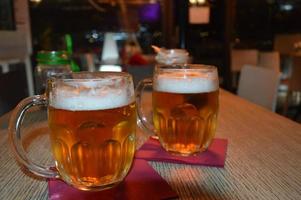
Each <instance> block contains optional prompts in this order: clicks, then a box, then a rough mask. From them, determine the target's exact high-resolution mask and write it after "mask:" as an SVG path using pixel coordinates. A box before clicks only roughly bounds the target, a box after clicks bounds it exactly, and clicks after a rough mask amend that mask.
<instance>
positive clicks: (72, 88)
mask: <svg viewBox="0 0 301 200" xmlns="http://www.w3.org/2000/svg"><path fill="white" fill-rule="evenodd" d="M97 84H99V83H97V82H92V81H91V82H81V83H80V84H79V83H76V82H71V83H68V84H65V85H63V86H60V87H56V88H54V89H52V91H51V92H50V94H49V101H50V106H52V107H55V108H58V109H64V110H72V111H83V110H104V109H112V108H118V107H121V106H125V105H128V104H130V103H131V102H133V101H134V100H133V98H134V95H133V94H132V93H133V92H131V91H129V90H128V86H125V85H124V87H116V88H110V87H108V86H97Z"/></svg>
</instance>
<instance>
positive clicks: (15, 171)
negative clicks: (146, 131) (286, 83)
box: [0, 91, 301, 200]
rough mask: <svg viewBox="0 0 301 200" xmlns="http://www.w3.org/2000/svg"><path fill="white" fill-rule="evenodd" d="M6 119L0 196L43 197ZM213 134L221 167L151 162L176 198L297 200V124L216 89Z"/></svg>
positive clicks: (42, 184)
mask: <svg viewBox="0 0 301 200" xmlns="http://www.w3.org/2000/svg"><path fill="white" fill-rule="evenodd" d="M36 117H37V116H33V117H32V119H30V120H34V119H35V118H36ZM30 120H29V121H30ZM35 120H36V119H35ZM6 121H7V117H6V116H4V117H1V131H0V152H1V154H0V155H1V157H0V199H14V200H15V199H47V195H48V192H47V183H46V181H44V180H36V179H33V178H30V177H28V176H26V175H25V174H24V173H23V172H22V171H21V170H20V169H19V167H18V165H17V164H16V162H15V161H14V158H13V156H12V153H11V151H10V149H9V147H8V141H7V138H8V134H7V130H6V128H5V127H6V125H5V122H6ZM36 121H38V123H37V124H40V125H35V126H36V127H35V128H36V129H38V130H39V131H40V132H43V131H44V132H47V130H46V129H45V127H44V128H43V125H44V126H46V123H45V122H43V121H42V120H36ZM39 126H41V127H39ZM30 129H31V130H33V129H34V128H33V127H31V128H30ZM39 131H36V134H34V135H38V134H37V132H39ZM216 137H219V138H227V139H228V142H229V144H228V152H227V157H226V163H225V167H224V168H215V167H204V166H190V165H180V164H168V163H159V162H150V164H151V165H152V167H153V168H154V169H155V170H156V171H157V172H158V173H159V174H160V175H161V176H162V177H163V178H164V179H166V180H167V182H168V183H169V184H170V185H171V187H172V188H173V189H174V190H175V191H176V192H177V193H178V194H179V196H180V198H181V199H227V200H228V199H231V200H232V199H256V200H257V199H281V200H282V199H294V200H295V199H296V200H297V199H301V125H300V124H297V123H295V122H293V121H290V120H289V119H286V118H284V117H282V116H279V115H277V114H274V113H272V112H270V111H268V110H266V109H264V108H261V107H259V106H256V105H254V104H252V103H249V102H247V101H245V100H243V99H241V98H239V97H237V96H234V95H232V94H230V93H228V92H225V91H221V95H220V115H219V125H218V130H217V133H216ZM25 144H26V143H25ZM38 145H39V146H38V147H36V148H33V150H32V152H38V154H39V155H42V153H41V152H42V151H43V150H44V149H47V148H48V147H47V145H46V144H44V143H43V142H42V143H39V144H38ZM42 160H43V159H42ZM45 160H47V159H46V158H45V159H44V160H43V161H45Z"/></svg>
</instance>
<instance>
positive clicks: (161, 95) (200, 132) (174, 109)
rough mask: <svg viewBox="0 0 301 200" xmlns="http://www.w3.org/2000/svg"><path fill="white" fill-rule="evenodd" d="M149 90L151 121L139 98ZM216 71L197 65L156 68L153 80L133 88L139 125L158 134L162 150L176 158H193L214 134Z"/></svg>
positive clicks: (216, 106) (217, 88)
mask: <svg viewBox="0 0 301 200" xmlns="http://www.w3.org/2000/svg"><path fill="white" fill-rule="evenodd" d="M147 86H152V87H153V92H152V107H153V109H152V111H153V122H150V119H148V117H146V114H145V113H143V112H142V110H143V108H141V96H142V95H143V90H144V88H145V87H147ZM218 96H219V81H218V73H217V68H216V67H214V66H206V65H201V64H178V65H158V66H156V67H155V70H154V75H153V79H144V80H142V81H141V82H140V83H139V84H138V86H137V89H136V101H137V110H138V117H139V121H140V123H139V124H140V126H141V127H142V128H143V129H145V130H146V131H150V132H154V133H156V134H157V135H158V138H159V141H160V143H161V145H162V147H163V148H164V149H165V150H166V151H168V152H171V153H173V154H176V155H183V156H188V155H193V154H196V153H199V152H202V151H204V150H206V149H207V148H208V146H209V145H210V143H211V142H212V139H213V137H214V135H215V130H216V124H217V114H218V107H219V100H218Z"/></svg>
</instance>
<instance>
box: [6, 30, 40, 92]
mask: <svg viewBox="0 0 301 200" xmlns="http://www.w3.org/2000/svg"><path fill="white" fill-rule="evenodd" d="M30 51H31V50H30V48H29V47H28V42H27V40H26V34H25V33H24V32H22V31H0V66H1V67H2V73H8V72H9V66H10V65H12V64H17V63H24V64H25V71H26V79H27V87H28V93H29V95H33V94H34V83H33V74H32V67H31V61H30V54H31V52H30Z"/></svg>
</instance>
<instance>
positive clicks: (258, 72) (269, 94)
mask: <svg viewBox="0 0 301 200" xmlns="http://www.w3.org/2000/svg"><path fill="white" fill-rule="evenodd" d="M279 80H280V73H279V72H276V71H274V70H270V69H266V68H263V67H257V66H252V65H244V66H243V68H242V70H241V74H240V79H239V84H238V91H237V94H238V96H240V97H243V98H245V99H247V100H249V101H251V102H253V103H256V104H258V105H261V106H263V107H265V108H267V109H269V110H271V111H275V109H276V101H277V90H278V85H279Z"/></svg>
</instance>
